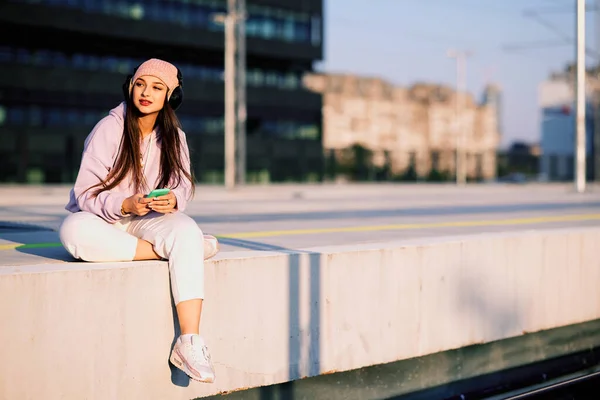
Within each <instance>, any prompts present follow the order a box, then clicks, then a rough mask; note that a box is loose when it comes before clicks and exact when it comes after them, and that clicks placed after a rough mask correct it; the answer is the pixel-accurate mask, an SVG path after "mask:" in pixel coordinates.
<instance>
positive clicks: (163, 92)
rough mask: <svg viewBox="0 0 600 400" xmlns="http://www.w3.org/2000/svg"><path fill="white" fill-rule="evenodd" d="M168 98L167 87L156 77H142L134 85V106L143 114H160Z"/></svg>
mask: <svg viewBox="0 0 600 400" xmlns="http://www.w3.org/2000/svg"><path fill="white" fill-rule="evenodd" d="M166 97H167V85H165V84H164V83H163V82H162V81H161V80H160V79H158V78H156V77H154V76H151V75H144V76H140V77H139V78H137V80H136V81H135V82H134V83H133V104H135V106H136V107H137V109H138V110H140V112H141V113H142V114H152V113H158V112H159V111H160V110H162V108H163V106H164V105H165V99H166Z"/></svg>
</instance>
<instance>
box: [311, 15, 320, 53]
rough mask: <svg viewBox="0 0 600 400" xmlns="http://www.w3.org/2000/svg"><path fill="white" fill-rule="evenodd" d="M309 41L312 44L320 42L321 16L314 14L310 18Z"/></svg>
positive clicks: (315, 44)
mask: <svg viewBox="0 0 600 400" xmlns="http://www.w3.org/2000/svg"><path fill="white" fill-rule="evenodd" d="M310 42H311V44H312V45H313V46H319V45H320V44H321V17H317V16H314V17H312V18H311V20H310Z"/></svg>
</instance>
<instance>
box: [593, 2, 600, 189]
mask: <svg viewBox="0 0 600 400" xmlns="http://www.w3.org/2000/svg"><path fill="white" fill-rule="evenodd" d="M595 16H596V21H595V23H594V27H595V28H596V29H595V30H596V34H595V46H594V47H595V48H594V50H595V51H596V54H600V0H596V10H595ZM591 81H592V82H593V83H594V84H593V87H592V99H593V103H592V104H593V111H592V112H593V117H594V133H593V135H594V139H593V142H592V143H593V145H594V147H593V151H592V157H593V158H592V167H593V171H594V174H593V179H594V181H596V182H598V181H600V88H599V87H598V76H597V75H596V76H594V77H593V78H592V79H591Z"/></svg>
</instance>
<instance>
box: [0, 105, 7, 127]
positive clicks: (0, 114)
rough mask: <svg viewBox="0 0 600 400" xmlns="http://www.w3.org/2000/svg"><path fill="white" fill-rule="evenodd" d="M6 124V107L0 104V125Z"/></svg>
mask: <svg viewBox="0 0 600 400" xmlns="http://www.w3.org/2000/svg"><path fill="white" fill-rule="evenodd" d="M4 124H6V108H4V106H0V126H2V125H4Z"/></svg>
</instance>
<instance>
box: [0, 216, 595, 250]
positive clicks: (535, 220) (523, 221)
mask: <svg viewBox="0 0 600 400" xmlns="http://www.w3.org/2000/svg"><path fill="white" fill-rule="evenodd" d="M596 220H600V214H573V215H560V216H541V217H531V218H514V219H490V220H472V221H447V222H424V223H417V224H393V225H371V226H347V227H339V228H313V229H290V230H279V231H257V232H240V233H226V234H221V235H215V236H216V237H217V238H229V239H246V238H260V237H273V236H293V235H314V234H318V233H343V232H374V231H397V230H411V229H423V228H461V227H463V228H464V227H473V226H501V225H527V224H539V223H550V222H573V221H596ZM60 246H61V244H60V243H58V242H57V243H30V244H22V243H10V244H2V245H0V251H2V250H14V249H17V248H18V249H28V248H29V249H31V248H48V247H60Z"/></svg>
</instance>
